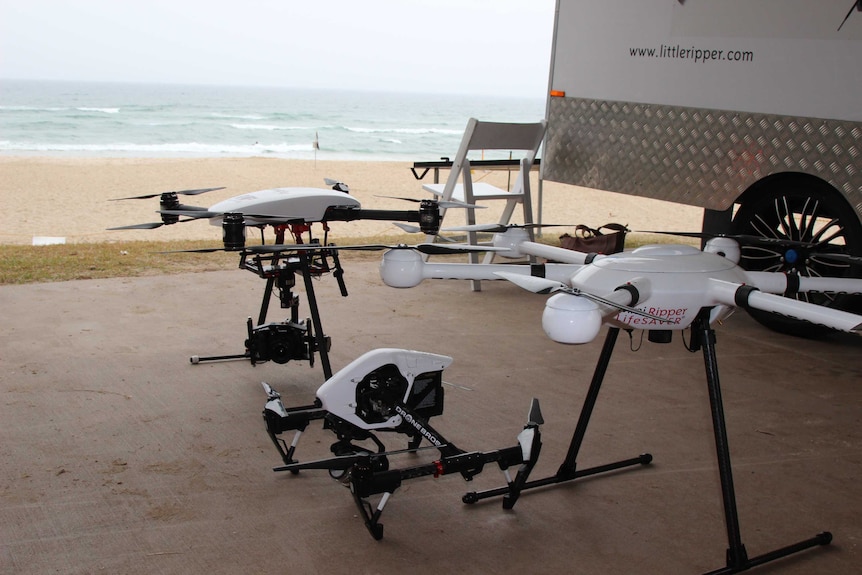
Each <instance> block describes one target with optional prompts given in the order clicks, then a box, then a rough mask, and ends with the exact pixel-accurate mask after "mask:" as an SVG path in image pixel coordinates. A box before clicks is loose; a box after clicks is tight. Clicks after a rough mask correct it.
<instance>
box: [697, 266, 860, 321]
mask: <svg viewBox="0 0 862 575" xmlns="http://www.w3.org/2000/svg"><path fill="white" fill-rule="evenodd" d="M800 279H801V278H800ZM857 281H858V280H857ZM709 294H710V296H712V297H713V298H714V300H715V302H716V303H722V304H725V305H728V306H736V307H741V308H744V309H749V308H753V309H759V310H763V311H768V312H773V313H777V314H781V315H784V316H787V317H791V318H794V319H799V320H803V321H808V322H811V323H814V324H817V325H824V326H826V327H830V328H832V329H836V330H838V331H845V332H848V333H855V334H860V335H862V316H860V315H856V314H853V313H849V312H846V311H841V310H837V309H832V308H828V307H824V306H821V305H815V304H811V303H807V302H804V301H799V300H794V299H790V298H786V297H783V296H780V295H775V294H772V293H764V292H762V291H760V289H758V288H757V287H755V286H750V285H742V284H737V283H733V282H727V281H724V280H717V279H714V278H713V279H710V280H709Z"/></svg>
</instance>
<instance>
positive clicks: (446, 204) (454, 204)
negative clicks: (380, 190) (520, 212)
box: [376, 195, 488, 210]
mask: <svg viewBox="0 0 862 575" xmlns="http://www.w3.org/2000/svg"><path fill="white" fill-rule="evenodd" d="M376 197H378V198H389V199H390V200H403V201H405V202H414V203H417V204H420V203H422V202H424V201H425V200H419V199H416V198H405V197H402V196H381V195H376ZM432 201H433V202H435V203H436V204H437V205H438V206H439V207H441V208H447V209H448V208H470V209H473V210H477V209H478V210H484V209H485V208H487V207H488V206H478V205H476V204H465V203H464V202H453V201H445V200H444V201H440V200H432Z"/></svg>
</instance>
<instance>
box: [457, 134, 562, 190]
mask: <svg viewBox="0 0 862 575" xmlns="http://www.w3.org/2000/svg"><path fill="white" fill-rule="evenodd" d="M546 125H547V122H545V120H542V121H540V122H535V123H528V124H520V123H509V122H481V121H479V120H477V119H476V118H470V119H469V120H468V121H467V127H466V128H465V130H464V136H463V137H462V138H461V145H460V146H459V148H458V153H457V154H456V155H455V159H454V160H453V161H452V170H451V171H450V172H449V178H448V179H447V180H446V186H445V188H444V189H443V198H442V199H444V200H447V201H448V200H451V199H452V193H453V191H454V190H455V186H456V185H457V184H458V181H459V179H461V178H462V176H463V180H464V184H465V185H468V186H469V185H471V178H470V160H469V158H468V154H469V153H470V151H471V150H509V151H512V152H515V151H519V152H523V154H521V155H520V157H519V159H520V160H521V169H520V171H519V174H518V180H517V181H518V185H521V184H522V183H523V182H525V181H528V180H527V178H528V177H529V170H530V169H531V168H532V166H533V161H534V160H535V158H536V154H537V153H538V151H539V146H541V145H542V139H543V138H544V137H545V128H546Z"/></svg>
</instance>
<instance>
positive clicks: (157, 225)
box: [108, 222, 165, 231]
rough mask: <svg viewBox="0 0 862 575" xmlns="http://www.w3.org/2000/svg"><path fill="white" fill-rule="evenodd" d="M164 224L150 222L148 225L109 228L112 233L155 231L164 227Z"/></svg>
mask: <svg viewBox="0 0 862 575" xmlns="http://www.w3.org/2000/svg"><path fill="white" fill-rule="evenodd" d="M163 225H165V224H164V222H150V223H147V224H132V225H130V226H118V227H116V228H108V230H110V231H114V230H154V229H156V228H160V227H162V226H163Z"/></svg>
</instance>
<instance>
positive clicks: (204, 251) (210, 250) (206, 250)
mask: <svg viewBox="0 0 862 575" xmlns="http://www.w3.org/2000/svg"><path fill="white" fill-rule="evenodd" d="M238 251H240V250H229V249H227V248H198V249H194V250H170V251H166V252H156V253H157V254H211V253H213V252H238Z"/></svg>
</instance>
